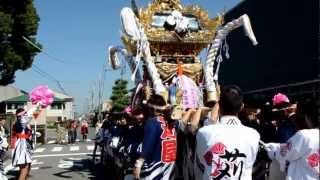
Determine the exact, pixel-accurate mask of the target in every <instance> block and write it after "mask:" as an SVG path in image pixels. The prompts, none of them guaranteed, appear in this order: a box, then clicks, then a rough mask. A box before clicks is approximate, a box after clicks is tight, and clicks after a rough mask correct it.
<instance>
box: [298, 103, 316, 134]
mask: <svg viewBox="0 0 320 180" xmlns="http://www.w3.org/2000/svg"><path fill="white" fill-rule="evenodd" d="M297 114H298V117H300V119H299V120H298V119H297V123H299V126H300V128H301V129H305V128H306V127H307V125H305V123H306V119H305V118H308V119H309V120H310V121H311V123H312V125H313V127H319V105H318V104H317V102H316V100H315V99H306V100H305V101H303V102H300V103H298V105H297Z"/></svg>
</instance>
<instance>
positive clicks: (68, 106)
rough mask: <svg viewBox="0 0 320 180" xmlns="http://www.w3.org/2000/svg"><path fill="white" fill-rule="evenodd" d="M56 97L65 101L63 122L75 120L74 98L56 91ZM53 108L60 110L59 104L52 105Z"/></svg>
mask: <svg viewBox="0 0 320 180" xmlns="http://www.w3.org/2000/svg"><path fill="white" fill-rule="evenodd" d="M54 96H55V97H56V98H58V99H62V100H63V102H64V103H63V116H62V120H70V119H74V110H73V101H74V99H73V97H71V96H68V95H65V94H62V93H60V92H56V91H54ZM51 107H52V108H58V107H59V105H58V104H52V105H51Z"/></svg>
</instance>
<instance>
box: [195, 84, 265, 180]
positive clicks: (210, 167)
mask: <svg viewBox="0 0 320 180" xmlns="http://www.w3.org/2000/svg"><path fill="white" fill-rule="evenodd" d="M242 99H243V98H242V95H241V90H240V89H239V88H238V87H236V86H230V87H226V88H224V89H223V90H222V92H221V97H220V101H219V105H220V111H221V117H220V119H219V120H218V122H217V123H216V124H212V125H208V126H204V127H203V128H201V129H200V130H199V131H198V133H197V149H196V152H197V156H198V158H199V159H200V161H201V163H202V164H203V165H204V167H205V171H204V175H203V179H204V180H209V179H210V180H211V179H237V180H238V179H243V180H250V179H252V167H253V163H254V162H255V159H256V155H257V152H258V145H259V140H260V135H259V133H258V132H257V131H256V130H254V129H252V128H249V127H246V126H244V125H242V124H241V121H240V120H239V118H238V113H239V112H240V110H241V109H242V107H243V102H242Z"/></svg>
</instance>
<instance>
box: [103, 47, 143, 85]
mask: <svg viewBox="0 0 320 180" xmlns="http://www.w3.org/2000/svg"><path fill="white" fill-rule="evenodd" d="M108 49H109V63H110V65H111V67H112V68H113V69H119V68H120V67H121V66H120V65H121V61H120V60H119V58H118V54H117V53H120V54H121V55H123V56H124V58H125V60H126V61H127V63H128V65H129V67H130V70H131V73H132V76H131V79H132V81H134V82H135V84H138V83H139V81H140V80H141V75H140V73H139V71H138V69H139V64H138V65H137V64H136V63H135V61H134V60H133V57H132V55H130V54H129V53H128V51H127V50H126V49H125V48H123V47H121V46H109V48H108Z"/></svg>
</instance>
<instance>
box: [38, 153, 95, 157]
mask: <svg viewBox="0 0 320 180" xmlns="http://www.w3.org/2000/svg"><path fill="white" fill-rule="evenodd" d="M83 155H87V156H90V155H92V154H91V153H69V154H43V155H35V156H33V157H34V158H44V157H63V156H83ZM96 155H97V156H98V155H100V153H99V152H97V154H96Z"/></svg>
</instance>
